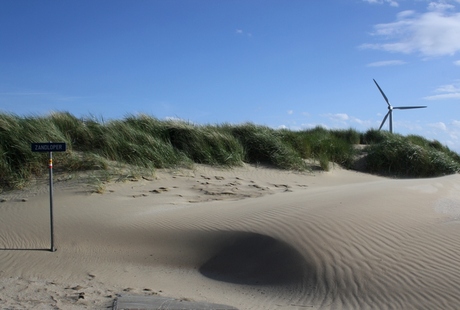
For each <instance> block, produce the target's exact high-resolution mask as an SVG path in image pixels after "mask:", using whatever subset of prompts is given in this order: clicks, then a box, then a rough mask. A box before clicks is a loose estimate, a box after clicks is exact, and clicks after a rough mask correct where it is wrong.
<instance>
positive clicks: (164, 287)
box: [0, 166, 460, 309]
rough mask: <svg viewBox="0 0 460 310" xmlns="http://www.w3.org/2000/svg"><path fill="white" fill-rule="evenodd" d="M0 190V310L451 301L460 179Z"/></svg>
mask: <svg viewBox="0 0 460 310" xmlns="http://www.w3.org/2000/svg"><path fill="white" fill-rule="evenodd" d="M46 190H47V188H46V186H44V187H40V188H37V187H36V188H33V189H29V190H26V191H20V192H10V193H7V194H3V195H2V197H1V199H2V201H3V202H1V203H0V212H1V217H0V248H1V250H0V281H1V282H0V306H1V308H7V309H24V308H33V309H58V308H59V309H81V308H87V309H102V308H105V307H110V305H111V304H112V302H113V299H114V298H115V297H116V296H117V294H128V293H129V294H140V295H161V296H169V297H177V298H185V299H187V300H196V301H209V302H214V303H220V304H228V305H231V306H234V307H237V308H239V309H305V308H308V309H458V307H459V304H460V289H459V288H460V268H459V267H460V242H459V241H458V236H459V233H460V176H459V175H453V176H447V177H442V178H434V179H419V180H394V179H387V178H381V177H375V176H370V175H366V174H361V173H356V172H351V171H346V170H341V169H339V168H336V169H334V170H333V171H331V172H328V173H318V174H309V173H305V174H302V173H292V172H286V171H279V170H274V169H267V168H260V167H259V168H256V167H251V166H246V167H242V168H235V169H231V170H223V169H216V168H209V167H206V166H197V167H196V169H195V170H183V171H172V172H168V171H159V172H158V174H157V175H156V178H154V179H148V178H146V179H141V180H137V181H128V182H125V183H113V184H109V185H108V187H107V191H106V192H105V193H104V194H94V193H90V192H89V191H88V190H87V188H86V187H85V186H84V185H82V184H78V183H75V182H61V183H57V184H56V187H55V245H56V247H57V251H56V252H54V253H53V252H50V251H47V249H49V244H50V240H49V239H50V238H49V237H50V233H49V230H50V229H49V202H48V193H47V191H46Z"/></svg>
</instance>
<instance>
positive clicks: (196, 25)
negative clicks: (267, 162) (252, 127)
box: [0, 0, 460, 152]
mask: <svg viewBox="0 0 460 310" xmlns="http://www.w3.org/2000/svg"><path fill="white" fill-rule="evenodd" d="M459 52H460V0H444V1H441V0H438V1H425V0H394V1H393V0H289V1H282V0H277V1H274V0H226V1H224V0H181V1H179V0H167V1H166V0H165V1H159V0H158V1H147V0H130V1H128V0H125V1H119V0H110V1H109V0H98V1H88V0H78V1H76V0H75V1H72V0H62V1H57V0H53V1H50V0H42V1H23V0H15V1H9V0H0V112H4V113H5V112H6V113H14V114H18V115H47V114H48V113H50V112H52V111H68V112H70V113H72V114H74V115H76V116H78V117H86V116H90V115H92V116H96V117H99V118H104V119H106V120H107V119H114V118H123V117H125V116H127V115H132V114H134V115H136V114H138V113H144V114H148V115H151V116H154V117H157V118H159V119H166V118H180V119H184V120H187V121H190V122H194V123H198V124H221V123H233V124H238V123H243V122H253V123H256V124H260V125H267V126H270V127H273V128H289V129H292V130H299V129H307V128H311V127H314V126H317V125H321V126H324V127H326V128H354V129H357V130H359V131H366V130H368V129H370V128H378V127H379V126H380V123H381V121H382V119H383V117H384V116H385V114H386V113H387V105H386V103H385V101H384V99H383V97H382V96H381V94H380V92H379V91H378V89H377V87H376V86H375V84H374V82H373V81H372V79H376V80H377V82H378V83H379V84H380V86H381V87H382V89H383V90H384V92H385V93H386V95H387V97H388V98H389V100H390V102H391V103H392V104H393V105H394V106H401V105H403V106H404V105H427V106H428V108H427V109H418V110H404V111H403V110H396V111H394V113H393V117H394V119H393V126H394V132H397V133H401V134H404V135H406V134H418V135H423V136H425V137H427V138H430V139H437V140H439V141H441V142H442V143H443V144H446V145H448V146H449V147H450V148H451V149H453V150H455V151H457V152H459V151H460V53H459ZM384 129H388V124H386V125H385V126H384Z"/></svg>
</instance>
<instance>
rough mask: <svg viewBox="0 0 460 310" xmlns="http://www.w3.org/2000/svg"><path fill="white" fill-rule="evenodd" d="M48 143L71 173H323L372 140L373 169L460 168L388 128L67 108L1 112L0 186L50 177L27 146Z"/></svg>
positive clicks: (441, 149)
mask: <svg viewBox="0 0 460 310" xmlns="http://www.w3.org/2000/svg"><path fill="white" fill-rule="evenodd" d="M47 141H54V142H66V143H67V152H65V153H54V154H53V155H54V158H55V169H56V170H61V171H68V172H74V171H93V170H102V171H104V170H107V169H109V167H110V165H113V162H117V163H119V164H123V165H129V166H132V167H141V168H147V169H151V170H154V169H157V168H174V167H191V166H192V165H193V163H201V164H208V165H214V166H224V167H232V166H238V165H242V164H243V163H251V164H263V165H268V166H271V167H275V168H280V169H290V170H306V169H309V166H308V165H307V163H306V162H307V161H306V159H309V160H310V161H311V160H313V161H315V162H317V163H319V164H320V166H321V168H322V169H324V170H328V169H329V168H330V165H331V163H334V164H339V165H341V166H343V167H345V168H352V167H353V163H354V160H355V158H356V150H355V147H354V145H356V144H366V145H368V146H367V151H366V152H367V153H368V155H367V167H366V170H367V171H368V172H370V173H377V174H384V175H392V176H401V177H430V176H438V175H444V174H450V173H456V172H458V171H459V170H460V156H459V155H458V154H457V153H455V152H453V151H451V150H449V149H448V148H447V147H446V146H443V145H442V144H441V143H439V142H438V141H431V140H427V139H425V138H423V137H420V136H415V135H411V136H407V137H403V136H400V135H396V134H390V133H388V132H385V131H376V130H369V131H367V132H366V133H360V132H357V131H356V130H353V129H348V130H326V129H324V128H322V127H316V128H313V129H309V130H302V131H291V130H286V129H278V130H276V129H273V128H269V127H266V126H260V125H255V124H252V123H244V124H239V125H231V124H222V125H196V124H192V123H189V122H184V121H173V120H158V119H156V118H154V117H151V116H147V115H138V116H133V115H130V116H127V117H125V118H124V119H121V120H110V121H104V120H102V119H96V118H94V117H87V118H76V117H75V116H73V115H71V114H70V113H67V112H60V113H53V114H50V115H48V116H18V115H12V114H0V188H3V189H5V188H21V187H22V186H24V185H25V184H26V183H27V182H28V181H29V180H31V179H33V178H36V177H40V176H42V175H43V174H45V173H46V162H47V156H48V154H47V153H45V154H44V153H33V152H32V151H31V146H30V144H31V143H32V142H47ZM109 163H110V164H109Z"/></svg>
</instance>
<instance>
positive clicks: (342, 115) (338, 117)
mask: <svg viewBox="0 0 460 310" xmlns="http://www.w3.org/2000/svg"><path fill="white" fill-rule="evenodd" d="M323 116H325V117H327V118H329V119H330V120H332V121H342V122H343V121H347V120H348V119H349V118H350V117H349V116H348V115H347V114H345V113H336V114H332V113H328V114H324V115H323Z"/></svg>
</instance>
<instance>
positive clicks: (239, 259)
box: [199, 232, 314, 285]
mask: <svg viewBox="0 0 460 310" xmlns="http://www.w3.org/2000/svg"><path fill="white" fill-rule="evenodd" d="M228 235H229V236H228V238H227V239H226V242H224V244H223V246H222V248H221V249H220V250H219V251H218V252H217V254H216V255H215V256H213V257H212V258H211V259H209V260H208V261H207V262H205V263H204V264H203V265H202V266H201V267H200V269H199V271H200V272H201V274H203V275H204V276H206V277H208V278H211V279H214V280H218V281H224V282H229V283H235V284H246V285H288V284H300V283H302V282H303V281H305V280H306V279H310V280H312V279H313V278H314V268H312V266H310V265H309V264H308V263H307V261H306V260H305V259H304V257H302V255H301V254H300V253H299V252H298V251H297V250H296V249H294V248H293V247H292V246H290V245H289V244H287V243H285V242H282V241H280V240H277V239H274V238H272V237H269V236H266V235H261V234H257V233H250V232H228Z"/></svg>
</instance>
